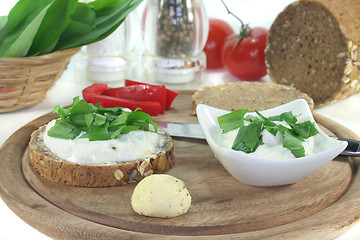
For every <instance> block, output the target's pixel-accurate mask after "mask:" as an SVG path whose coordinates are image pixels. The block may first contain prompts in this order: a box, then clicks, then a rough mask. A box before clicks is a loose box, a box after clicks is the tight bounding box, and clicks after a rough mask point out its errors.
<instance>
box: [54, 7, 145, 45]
mask: <svg viewBox="0 0 360 240" xmlns="http://www.w3.org/2000/svg"><path fill="white" fill-rule="evenodd" d="M141 2H142V0H95V1H93V2H90V3H88V4H89V6H92V7H93V9H94V11H95V13H96V20H95V23H94V28H93V29H92V30H91V31H90V32H88V33H85V34H83V35H78V36H74V35H73V34H68V33H67V30H65V33H64V35H63V36H62V37H61V38H60V40H59V43H58V45H57V46H56V49H57V50H62V49H67V48H74V47H79V46H82V45H87V44H90V43H93V42H96V41H100V40H102V39H104V38H105V37H107V36H108V35H109V34H111V33H112V32H113V31H115V30H116V28H117V27H118V26H119V25H120V24H121V23H122V22H123V21H124V20H125V18H126V16H127V15H128V14H129V13H130V12H131V11H133V10H134V9H135V8H136V7H137V6H138V5H139V4H140V3H141Z"/></svg>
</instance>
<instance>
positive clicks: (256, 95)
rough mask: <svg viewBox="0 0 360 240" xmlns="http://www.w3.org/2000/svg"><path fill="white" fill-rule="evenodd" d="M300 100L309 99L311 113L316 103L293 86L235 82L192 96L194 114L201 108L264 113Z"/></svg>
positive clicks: (214, 86) (219, 85) (203, 89)
mask: <svg viewBox="0 0 360 240" xmlns="http://www.w3.org/2000/svg"><path fill="white" fill-rule="evenodd" d="M299 98H302V99H305V100H306V101H307V103H308V104H309V107H310V109H313V108H314V102H313V100H312V99H311V98H310V97H309V96H308V95H307V94H305V93H302V92H300V91H299V90H297V89H295V88H294V87H291V86H286V85H281V84H276V83H265V82H231V83H224V84H218V85H213V86H207V87H204V88H202V89H200V90H197V91H196V92H195V93H194V94H193V96H192V107H193V111H195V110H196V106H197V105H198V104H206V105H209V106H212V107H215V108H219V109H224V110H228V111H234V110H238V109H248V110H249V111H253V110H258V111H262V110H265V109H269V108H273V107H276V106H279V105H282V104H285V103H288V102H291V101H293V100H295V99H299ZM193 113H195V112H193Z"/></svg>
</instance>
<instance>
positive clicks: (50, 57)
mask: <svg viewBox="0 0 360 240" xmlns="http://www.w3.org/2000/svg"><path fill="white" fill-rule="evenodd" d="M78 51H79V48H75V49H67V50H63V51H57V52H53V53H49V54H46V55H42V56H35V57H21V58H16V57H14V58H0V113H1V112H11V111H15V110H19V109H23V108H27V107H31V106H34V105H36V104H38V103H39V102H41V101H42V100H44V98H45V97H46V92H47V91H48V90H49V89H50V88H51V87H52V86H53V85H54V83H55V81H56V80H57V79H59V78H60V76H61V75H62V73H63V72H64V70H65V69H66V67H67V65H68V64H69V62H70V59H71V57H72V56H73V55H74V54H75V53H77V52H78Z"/></svg>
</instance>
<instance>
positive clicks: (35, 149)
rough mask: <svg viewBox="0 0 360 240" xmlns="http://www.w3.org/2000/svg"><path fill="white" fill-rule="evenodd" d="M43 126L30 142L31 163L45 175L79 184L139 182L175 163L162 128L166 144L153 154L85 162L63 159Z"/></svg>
mask: <svg viewBox="0 0 360 240" xmlns="http://www.w3.org/2000/svg"><path fill="white" fill-rule="evenodd" d="M44 132H45V126H42V127H40V128H39V129H37V130H35V131H34V132H33V133H32V135H31V140H30V143H29V150H30V165H31V166H32V168H33V169H34V171H35V172H37V173H38V174H40V175H41V176H43V177H44V178H46V179H49V180H53V181H56V182H60V183H64V184H67V185H72V186H81V187H109V186H117V185H126V184H128V183H132V182H138V181H140V180H141V179H143V178H144V177H146V176H148V175H151V174H153V173H164V172H167V171H168V170H169V169H171V168H172V167H173V165H174V164H175V156H174V143H173V140H172V138H171V137H170V136H169V135H168V134H167V133H166V132H164V131H160V132H159V134H164V135H165V138H166V141H165V142H166V144H165V145H164V146H162V147H161V149H160V151H159V152H158V153H157V154H156V156H149V157H148V158H144V159H136V160H134V161H128V162H117V163H116V164H114V165H100V166H95V165H84V164H74V163H71V162H68V161H64V160H63V159H61V158H59V157H58V156H57V155H55V154H54V153H52V152H51V151H50V150H49V149H48V148H47V146H46V145H45V144H44V141H43V135H44Z"/></svg>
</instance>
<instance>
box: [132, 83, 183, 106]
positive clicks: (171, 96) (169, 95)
mask: <svg viewBox="0 0 360 240" xmlns="http://www.w3.org/2000/svg"><path fill="white" fill-rule="evenodd" d="M132 85H148V86H159V85H152V84H148V83H143V82H137V81H133V80H129V79H125V86H132ZM177 95H178V93H177V92H174V91H171V90H170V89H166V101H165V110H170V107H171V104H172V103H173V101H174V99H175V98H176V96H177Z"/></svg>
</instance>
